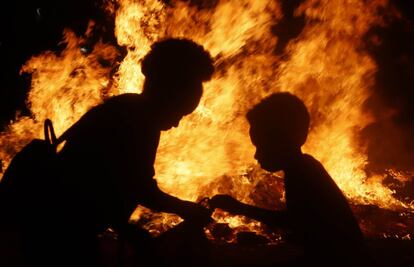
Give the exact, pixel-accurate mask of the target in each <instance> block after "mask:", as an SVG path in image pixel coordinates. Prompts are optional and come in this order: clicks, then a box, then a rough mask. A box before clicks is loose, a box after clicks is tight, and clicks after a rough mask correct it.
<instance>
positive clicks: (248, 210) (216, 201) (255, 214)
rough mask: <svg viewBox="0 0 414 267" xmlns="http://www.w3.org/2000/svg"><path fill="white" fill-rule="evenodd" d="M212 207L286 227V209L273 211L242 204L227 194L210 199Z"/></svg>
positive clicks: (270, 224)
mask: <svg viewBox="0 0 414 267" xmlns="http://www.w3.org/2000/svg"><path fill="white" fill-rule="evenodd" d="M210 206H211V207H212V208H220V209H223V210H225V211H228V212H230V213H233V214H237V215H243V216H246V217H249V218H252V219H255V220H257V221H260V222H263V223H265V224H267V225H269V226H279V227H287V226H288V225H289V223H288V220H289V219H288V214H287V211H274V210H268V209H262V208H258V207H255V206H251V205H248V204H244V203H242V202H240V201H238V200H236V199H234V198H232V197H231V196H228V195H216V196H214V197H213V198H212V199H211V200H210Z"/></svg>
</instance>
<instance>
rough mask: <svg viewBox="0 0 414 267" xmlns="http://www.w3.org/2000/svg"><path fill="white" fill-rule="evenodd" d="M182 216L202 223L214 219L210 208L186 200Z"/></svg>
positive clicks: (204, 223)
mask: <svg viewBox="0 0 414 267" xmlns="http://www.w3.org/2000/svg"><path fill="white" fill-rule="evenodd" d="M181 217H182V218H183V219H184V220H186V221H191V222H195V223H200V224H202V225H206V224H208V223H210V222H212V221H213V219H212V218H211V211H210V210H209V209H207V208H205V207H203V206H201V205H198V204H196V203H193V202H190V201H186V202H185V205H184V207H183V212H182V213H181Z"/></svg>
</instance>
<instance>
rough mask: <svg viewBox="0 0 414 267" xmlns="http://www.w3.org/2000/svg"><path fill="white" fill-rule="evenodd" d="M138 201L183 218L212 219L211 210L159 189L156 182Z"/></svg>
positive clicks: (207, 220) (205, 221)
mask: <svg viewBox="0 0 414 267" xmlns="http://www.w3.org/2000/svg"><path fill="white" fill-rule="evenodd" d="M145 195H146V197H144V198H142V200H141V201H140V202H141V203H140V204H142V205H144V206H146V207H148V208H150V209H154V210H157V211H161V212H168V213H175V214H177V215H179V216H180V217H181V218H183V219H184V220H191V221H198V222H201V223H208V222H210V221H211V220H212V219H211V217H210V215H211V212H210V211H209V210H208V209H206V208H204V207H203V206H201V205H199V204H197V203H194V202H191V201H185V200H182V199H179V198H177V197H174V196H171V195H169V194H167V193H165V192H163V191H161V190H160V189H159V188H158V186H157V185H156V183H154V185H153V186H151V189H149V190H147V192H146V193H145Z"/></svg>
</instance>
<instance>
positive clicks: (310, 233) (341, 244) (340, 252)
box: [285, 154, 363, 262]
mask: <svg viewBox="0 0 414 267" xmlns="http://www.w3.org/2000/svg"><path fill="white" fill-rule="evenodd" d="M285 189H286V205H287V210H288V214H289V217H290V218H291V223H292V227H293V229H294V230H295V233H296V234H297V236H296V237H297V238H298V240H299V241H300V243H302V244H303V245H304V248H305V253H307V254H308V256H310V257H315V258H316V260H317V261H319V262H320V260H321V259H325V260H326V261H329V262H331V261H332V260H334V259H335V261H337V262H340V261H348V260H349V261H354V260H355V259H356V258H359V257H360V256H361V255H360V254H361V253H363V236H362V233H361V231H360V229H359V226H358V223H357V221H356V219H355V217H354V216H353V214H352V211H351V209H350V207H349V205H348V202H347V200H346V198H345V197H344V195H343V194H342V192H341V190H340V189H339V188H338V186H337V185H336V184H335V182H334V181H333V180H332V178H331V177H330V176H329V174H328V173H327V172H326V170H325V169H324V167H323V166H322V164H320V163H319V162H318V161H317V160H315V159H314V158H313V157H311V156H309V155H306V154H305V155H303V156H302V157H301V158H300V159H299V160H297V161H295V165H294V168H291V169H290V170H289V171H288V172H286V176H285ZM344 257H345V258H344Z"/></svg>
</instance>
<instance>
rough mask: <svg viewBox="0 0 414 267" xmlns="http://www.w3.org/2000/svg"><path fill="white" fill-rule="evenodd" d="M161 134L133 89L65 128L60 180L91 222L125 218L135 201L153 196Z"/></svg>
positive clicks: (135, 203) (102, 222)
mask: <svg viewBox="0 0 414 267" xmlns="http://www.w3.org/2000/svg"><path fill="white" fill-rule="evenodd" d="M159 137H160V131H159V130H158V129H157V128H156V127H155V125H154V123H153V122H152V118H151V116H150V115H149V114H148V112H147V109H146V106H145V102H144V101H143V99H142V97H141V96H140V95H137V94H124V95H120V96H116V97H113V98H111V99H109V100H108V101H107V102H105V103H104V104H101V105H99V106H97V107H95V108H93V109H91V110H90V111H89V112H87V113H86V114H85V115H84V116H83V117H82V118H81V119H80V120H79V121H78V122H77V123H76V124H74V126H73V127H71V129H70V130H69V131H68V132H67V136H66V138H67V141H66V144H65V146H64V148H63V149H62V151H61V152H60V153H59V155H60V158H61V160H62V161H61V162H62V173H63V174H64V177H65V178H64V183H65V186H66V187H67V188H69V189H71V190H73V192H75V193H76V194H78V196H75V197H79V199H80V201H81V203H80V205H83V206H84V207H83V208H86V209H87V210H88V211H87V212H88V213H89V214H90V215H89V216H94V218H91V219H92V220H95V222H93V223H94V224H109V225H112V226H114V225H115V226H116V225H119V224H123V223H126V222H127V220H128V217H129V216H130V214H131V212H132V211H133V209H134V207H135V206H136V205H137V203H138V202H140V201H144V200H146V199H147V198H150V197H151V192H153V191H154V189H155V188H157V187H156V182H155V180H154V179H153V178H152V177H153V176H154V168H153V164H154V160H155V154H156V150H157V146H158V142H159ZM75 212H76V211H75Z"/></svg>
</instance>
